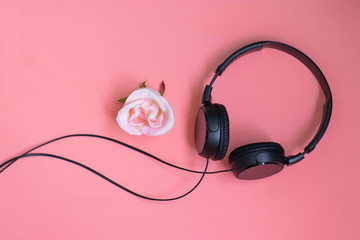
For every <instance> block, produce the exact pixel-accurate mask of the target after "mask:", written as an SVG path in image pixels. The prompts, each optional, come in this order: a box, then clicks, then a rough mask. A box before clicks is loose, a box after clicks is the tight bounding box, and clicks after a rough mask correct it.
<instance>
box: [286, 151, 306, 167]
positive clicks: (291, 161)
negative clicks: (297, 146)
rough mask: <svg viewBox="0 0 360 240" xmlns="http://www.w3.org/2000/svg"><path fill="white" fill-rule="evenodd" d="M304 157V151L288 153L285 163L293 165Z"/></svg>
mask: <svg viewBox="0 0 360 240" xmlns="http://www.w3.org/2000/svg"><path fill="white" fill-rule="evenodd" d="M303 159H304V153H298V154H296V155H290V156H288V157H287V158H286V162H287V165H293V164H295V163H297V162H300V161H301V160H303Z"/></svg>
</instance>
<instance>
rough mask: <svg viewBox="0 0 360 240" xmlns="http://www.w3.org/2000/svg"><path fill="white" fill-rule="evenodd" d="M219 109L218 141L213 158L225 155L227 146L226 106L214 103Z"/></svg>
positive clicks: (216, 158) (227, 122) (217, 158)
mask: <svg viewBox="0 0 360 240" xmlns="http://www.w3.org/2000/svg"><path fill="white" fill-rule="evenodd" d="M214 105H215V106H216V107H217V108H218V111H219V118H220V128H221V130H220V142H219V148H218V151H217V153H216V155H215V158H214V160H220V159H223V158H224V157H225V155H226V151H227V149H228V146H229V138H230V136H229V116H228V114H227V111H226V108H225V106H224V105H221V104H214Z"/></svg>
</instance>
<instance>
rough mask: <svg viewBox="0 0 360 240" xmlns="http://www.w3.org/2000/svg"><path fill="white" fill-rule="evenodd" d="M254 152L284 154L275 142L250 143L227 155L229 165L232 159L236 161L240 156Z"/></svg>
mask: <svg viewBox="0 0 360 240" xmlns="http://www.w3.org/2000/svg"><path fill="white" fill-rule="evenodd" d="M255 151H256V152H257V151H259V152H260V151H275V152H279V153H281V154H282V155H284V154H285V151H284V149H283V147H282V146H281V145H280V144H278V143H275V142H260V143H251V144H247V145H245V146H241V147H238V148H236V149H234V150H233V151H232V152H231V153H230V155H229V162H230V163H231V162H232V161H233V160H234V159H237V158H238V157H240V156H241V155H246V154H249V153H252V152H255Z"/></svg>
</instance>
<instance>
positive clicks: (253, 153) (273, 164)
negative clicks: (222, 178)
mask: <svg viewBox="0 0 360 240" xmlns="http://www.w3.org/2000/svg"><path fill="white" fill-rule="evenodd" d="M229 163H230V166H231V169H232V171H233V173H234V175H235V177H237V178H239V179H245V180H253V179H260V178H265V177H268V176H271V175H274V174H276V173H278V172H280V171H281V170H282V169H283V167H284V164H285V155H284V149H283V148H282V147H281V145H280V144H278V143H274V142H261V143H252V144H248V145H245V146H242V147H238V148H236V149H235V150H234V151H232V152H231V154H230V155H229Z"/></svg>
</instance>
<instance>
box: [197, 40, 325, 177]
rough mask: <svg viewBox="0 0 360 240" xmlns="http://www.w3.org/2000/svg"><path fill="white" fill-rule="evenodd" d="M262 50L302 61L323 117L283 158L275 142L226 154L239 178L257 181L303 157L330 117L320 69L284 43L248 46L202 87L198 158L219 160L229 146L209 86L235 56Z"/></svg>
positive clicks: (224, 118) (222, 114) (222, 111)
mask: <svg viewBox="0 0 360 240" xmlns="http://www.w3.org/2000/svg"><path fill="white" fill-rule="evenodd" d="M263 47H270V48H274V49H278V50H280V51H283V52H285V53H287V54H290V55H292V56H293V57H295V58H296V59H298V60H299V61H300V62H302V63H303V64H304V65H305V66H306V67H307V68H308V69H309V70H310V71H311V72H312V73H313V74H314V76H315V77H316V79H317V80H318V82H319V84H320V86H321V88H322V90H323V92H324V94H325V97H326V103H325V105H324V110H323V118H322V122H321V124H320V127H319V130H318V132H317V133H316V135H315V137H314V138H313V139H312V141H311V142H310V143H309V144H308V145H307V146H306V147H305V148H304V152H300V153H298V154H296V155H292V156H287V157H286V156H285V152H284V149H283V148H282V146H281V145H280V144H278V143H275V142H260V143H252V144H248V145H245V146H242V147H238V148H236V149H235V150H233V151H232V152H231V153H230V155H229V164H230V166H231V169H232V171H233V173H234V175H235V177H237V178H239V179H246V180H252V179H260V178H264V177H268V176H271V175H274V174H276V173H278V172H280V171H281V170H282V169H283V168H284V165H291V164H294V163H296V162H299V161H300V160H302V159H303V158H304V155H305V154H306V153H310V152H311V151H312V150H314V148H315V146H316V144H317V143H318V142H319V141H320V139H321V138H322V136H323V135H324V133H325V131H326V129H327V127H328V125H329V122H330V117H331V111H332V96H331V91H330V87H329V84H328V82H327V81H326V78H325V76H324V74H323V73H322V72H321V70H320V68H319V67H318V66H317V65H316V64H315V63H314V62H313V61H312V60H311V59H310V58H309V57H308V56H306V55H305V54H304V53H302V52H301V51H299V50H298V49H296V48H294V47H291V46H289V45H287V44H284V43H280V42H274V41H263V42H256V43H252V44H249V45H247V46H245V47H243V48H241V49H239V50H237V51H236V52H234V53H233V54H231V55H230V56H229V57H228V58H227V59H226V60H225V61H224V62H223V63H222V64H220V65H219V66H218V67H217V69H216V72H215V76H214V77H213V79H212V81H211V82H210V85H206V87H205V90H204V94H203V98H202V104H203V106H201V107H200V109H199V111H198V113H197V117H196V123H195V143H196V149H197V151H198V153H199V155H200V156H202V157H206V158H210V159H212V160H220V159H223V158H224V157H225V155H226V151H227V149H228V145H229V117H228V114H227V111H226V108H225V106H224V105H221V104H218V103H214V104H213V103H211V91H212V85H213V83H214V82H215V80H216V78H217V77H218V76H221V74H222V73H223V71H224V70H225V69H226V67H227V66H228V65H229V64H230V63H232V62H233V61H234V60H235V59H236V58H238V57H239V56H242V55H244V54H245V53H249V52H250V51H254V50H261V49H262V48H263Z"/></svg>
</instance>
